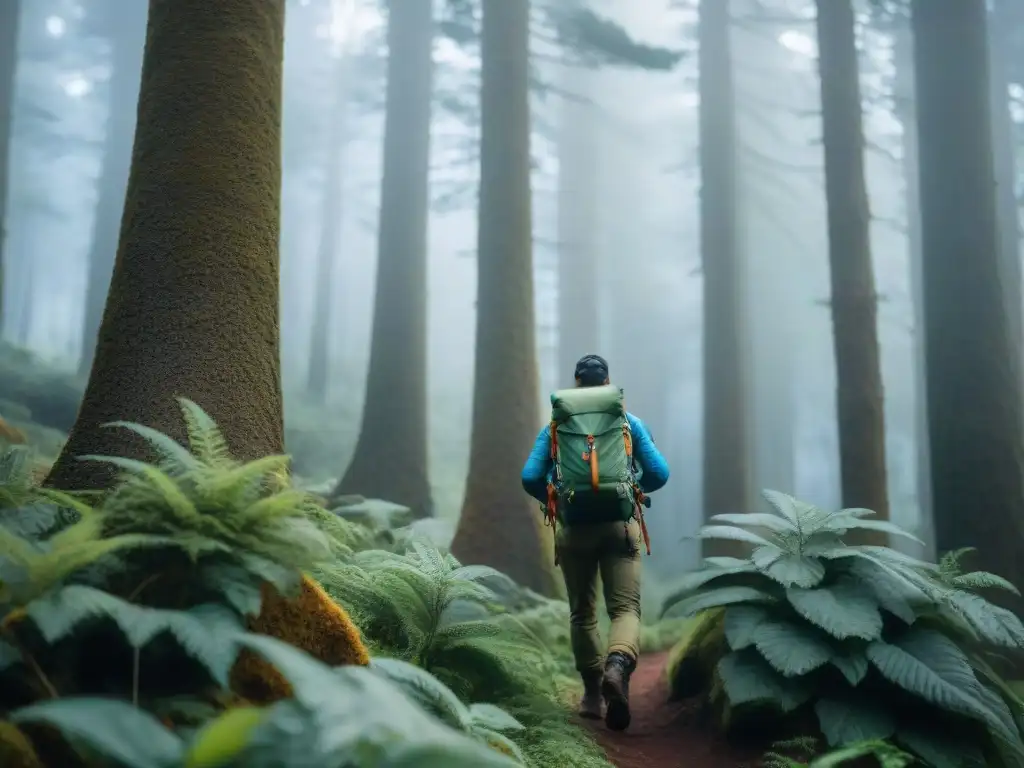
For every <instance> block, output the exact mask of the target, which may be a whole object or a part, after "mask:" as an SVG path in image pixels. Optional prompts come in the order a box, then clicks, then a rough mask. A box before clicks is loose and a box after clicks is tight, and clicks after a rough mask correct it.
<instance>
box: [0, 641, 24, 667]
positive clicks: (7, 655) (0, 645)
mask: <svg viewBox="0 0 1024 768" xmlns="http://www.w3.org/2000/svg"><path fill="white" fill-rule="evenodd" d="M21 660H22V656H21V651H20V650H18V649H17V648H15V647H14V646H13V645H11V644H10V643H8V642H5V641H3V640H0V672H2V671H3V670H5V669H8V668H9V667H13V666H14V665H15V664H18V663H20V662H21Z"/></svg>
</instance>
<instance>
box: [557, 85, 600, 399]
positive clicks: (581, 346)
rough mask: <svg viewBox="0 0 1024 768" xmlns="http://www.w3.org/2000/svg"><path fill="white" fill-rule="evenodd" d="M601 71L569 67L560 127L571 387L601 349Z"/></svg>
mask: <svg viewBox="0 0 1024 768" xmlns="http://www.w3.org/2000/svg"><path fill="white" fill-rule="evenodd" d="M596 77H597V74H596V73H595V72H594V71H593V70H592V69H590V68H584V67H581V66H576V67H569V68H568V70H567V72H566V77H565V84H564V89H565V90H566V91H567V92H569V93H571V94H573V95H574V96H577V97H578V98H579V100H578V101H577V100H572V99H569V98H563V100H562V108H561V121H560V123H559V128H558V358H557V360H558V371H557V379H556V380H557V381H558V382H559V384H560V386H571V384H572V372H573V369H574V368H575V366H576V361H577V360H579V359H580V358H581V357H583V356H584V355H590V354H594V353H596V352H598V351H599V343H600V336H601V333H600V331H601V329H600V327H599V323H598V322H596V318H595V316H594V312H593V308H594V302H595V301H597V296H598V279H597V277H598V275H597V273H598V267H597V263H598V261H597V258H596V253H595V251H596V249H595V239H596V234H597V232H598V222H597V210H596V208H597V201H596V195H597V191H598V179H597V166H598V163H599V160H600V158H599V156H598V152H597V133H596V130H597V129H596V127H595V126H596V124H597V122H598V120H597V116H596V115H595V114H594V106H593V104H592V103H590V99H592V98H593V96H594V91H595V78H596Z"/></svg>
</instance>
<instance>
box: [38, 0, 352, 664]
mask: <svg viewBox="0 0 1024 768" xmlns="http://www.w3.org/2000/svg"><path fill="white" fill-rule="evenodd" d="M284 6H285V0H222V1H221V2H217V3H210V2H207V0H151V2H150V5H149V28H148V35H147V41H146V50H145V55H144V62H143V68H142V81H141V88H140V92H139V110H138V121H137V128H136V132H135V146H134V150H133V154H132V166H131V173H130V175H129V180H128V192H127V196H126V200H125V211H124V216H123V219H122V223H121V239H120V246H119V248H118V253H117V259H116V262H115V265H114V273H113V279H112V281H111V286H110V292H109V295H108V297H107V303H106V308H105V310H104V314H103V322H102V324H101V326H100V331H99V337H98V344H97V347H96V356H95V360H94V362H93V366H92V371H91V373H90V376H89V382H88V385H87V386H86V391H85V396H84V399H83V401H82V406H81V409H80V411H79V414H78V419H77V421H76V423H75V425H74V427H73V428H72V430H71V434H70V436H69V437H68V442H67V444H66V446H65V448H64V450H63V452H62V453H61V455H60V456H59V457H58V459H57V462H56V463H55V464H54V466H53V469H52V471H51V472H50V474H49V476H48V477H47V480H46V483H47V484H48V485H50V486H53V487H56V488H61V489H65V490H80V489H93V488H104V487H107V486H109V485H110V483H111V482H112V481H113V479H114V478H113V475H112V472H111V470H110V468H108V467H107V466H106V465H104V464H98V463H95V462H83V461H79V460H78V459H77V458H76V457H78V456H82V455H85V454H101V455H104V454H105V455H118V456H143V457H145V456H147V455H148V451H147V449H146V447H145V445H144V444H143V443H142V442H141V441H140V440H139V439H138V438H136V437H135V436H134V435H132V434H130V433H129V432H128V431H127V430H121V429H109V428H104V427H103V426H102V425H103V424H105V423H107V422H110V421H114V420H128V421H133V422H139V423H142V424H145V425H147V426H150V427H154V428H156V429H160V430H162V431H164V432H166V433H167V434H170V435H173V436H176V437H178V438H180V439H182V440H183V439H184V437H185V435H184V433H183V432H184V428H183V424H182V419H181V414H180V410H179V407H178V404H177V402H176V401H175V398H177V397H187V398H189V399H191V400H193V401H195V402H196V403H198V404H199V405H200V406H202V407H203V408H204V409H206V411H207V412H208V413H209V414H210V415H211V416H212V417H213V418H214V419H216V421H217V423H218V424H219V425H220V427H221V428H222V430H223V432H224V435H225V437H226V439H227V442H228V445H229V446H230V448H231V450H232V451H233V453H234V454H235V456H237V457H238V458H239V459H243V460H248V459H255V458H258V457H262V456H266V455H268V454H277V453H281V452H282V451H283V449H284V437H283V431H284V430H283V424H282V422H283V418H282V405H281V383H280V370H279V349H278V345H279V341H278V337H279V331H278V309H277V308H278V268H279V253H278V239H279V238H278V236H279V222H280V197H281V165H280V156H281V151H280V150H281V146H280V138H281V75H282V58H283V49H284ZM312 594H314V595H315V599H314V598H311V597H310V592H309V586H308V584H307V586H306V589H305V590H304V591H303V593H302V595H301V596H300V598H299V603H298V604H299V605H300V606H305V607H306V608H305V609H303V610H301V611H299V612H298V613H296V612H295V611H296V609H295V606H292V605H288V604H287V603H285V602H284V601H282V600H281V598H280V597H278V596H277V595H276V594H273V593H268V594H267V596H266V597H267V599H266V600H265V602H264V617H263V618H262V619H261V620H260V621H257V622H256V625H255V628H256V629H264V630H265V631H269V632H272V633H273V634H275V635H276V636H277V637H279V638H281V639H283V640H285V641H288V642H291V643H293V644H294V645H296V646H297V647H299V648H302V649H303V650H305V651H308V652H310V653H313V654H317V653H326V651H327V649H336V648H337V646H338V644H343V643H349V644H350V645H352V654H353V657H357V658H363V654H365V650H360V646H358V645H355V643H358V639H357V638H358V635H357V633H356V630H355V628H354V627H353V625H352V623H351V621H350V620H349V618H348V616H347V615H346V614H345V613H344V612H343V611H340V610H339V609H338V608H337V606H335V605H334V604H333V603H332V602H331V601H330V600H329V599H328V598H327V597H326V595H324V594H323V592H322V591H315V592H314V593H312ZM279 615H289V616H291V619H290V620H289V621H287V622H276V621H274V617H276V616H279ZM324 617H330V620H328V621H325V620H324ZM338 657H339V654H337V653H336V651H332V655H331V658H328V659H327V660H328V661H330V660H332V659H333V658H338ZM249 668H250V670H251V671H252V673H253V675H254V676H255V677H257V678H259V677H272V676H273V673H272V670H270V668H269V665H255V664H251V665H250V667H249Z"/></svg>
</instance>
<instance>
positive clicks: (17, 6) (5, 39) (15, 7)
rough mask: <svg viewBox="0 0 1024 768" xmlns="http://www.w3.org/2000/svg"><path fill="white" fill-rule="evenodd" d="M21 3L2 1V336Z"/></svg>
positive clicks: (0, 183)
mask: <svg viewBox="0 0 1024 768" xmlns="http://www.w3.org/2000/svg"><path fill="white" fill-rule="evenodd" d="M20 15H21V0H3V2H0V333H2V332H3V330H4V273H5V269H4V267H5V266H6V264H7V258H6V255H5V254H6V253H7V249H6V248H5V243H6V242H7V237H6V235H7V200H8V194H7V184H8V179H9V177H10V164H9V159H10V155H11V149H10V148H11V124H12V119H13V117H14V82H15V74H16V72H17V70H18V29H19V23H18V20H19V16H20Z"/></svg>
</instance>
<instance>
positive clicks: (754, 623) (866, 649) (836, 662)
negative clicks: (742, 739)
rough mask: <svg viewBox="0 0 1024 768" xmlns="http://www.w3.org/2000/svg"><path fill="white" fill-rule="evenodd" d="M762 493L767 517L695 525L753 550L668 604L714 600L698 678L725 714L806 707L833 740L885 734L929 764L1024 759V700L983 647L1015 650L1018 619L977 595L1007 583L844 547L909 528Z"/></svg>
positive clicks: (681, 609)
mask: <svg viewBox="0 0 1024 768" xmlns="http://www.w3.org/2000/svg"><path fill="white" fill-rule="evenodd" d="M765 497H766V499H767V500H768V501H769V503H770V504H771V506H772V508H773V512H772V513H763V514H761V513H759V514H730V515H717V516H716V517H714V518H713V519H712V523H714V524H712V525H708V526H706V527H704V528H703V529H702V530H701V532H700V534H699V535H700V536H701V537H702V538H715V539H724V540H729V541H734V542H743V543H745V544H747V545H750V546H751V547H752V550H751V553H750V555H749V556H748V557H746V558H733V557H712V558H707V559H706V560H705V564H704V567H703V568H702V569H701V570H699V571H696V572H694V573H692V574H690V575H688V576H687V577H686V578H685V579H684V581H683V583H682V584H681V585H680V588H679V589H678V590H677V591H676V592H675V593H674V594H673V595H672V596H670V597H669V598H668V599H667V601H666V604H665V609H666V611H673V612H678V613H681V614H684V615H690V616H693V615H698V614H701V613H703V612H705V611H708V610H711V609H722V611H721V617H720V618H718V619H716V621H717V622H719V624H720V626H721V627H722V631H723V635H724V638H723V641H722V642H721V644H720V646H719V650H718V653H717V658H716V663H715V666H714V672H713V675H712V676H711V678H710V679H708V680H706V681H705V684H706V685H707V686H709V693H710V695H711V697H712V699H714V700H716V701H718V702H720V703H721V705H722V706H727V707H728V709H729V715H728V716H729V717H732V718H735V717H736V716H737V715H739V714H741V712H742V710H744V709H747V710H748V711H751V710H756V711H758V713H759V714H760V713H762V712H763V708H764V707H768V708H769V709H770V710H771V711H773V712H776V713H780V712H781V713H790V714H792V715H796V713H798V712H801V711H813V713H814V716H815V718H816V722H817V725H818V727H819V728H820V730H821V732H822V733H823V734H824V736H825V738H826V740H827V741H828V743H829V745H830V746H833V747H842V746H845V745H849V744H853V743H856V742H863V741H871V740H892V741H894V742H895V743H897V744H899V745H900V746H902V747H903V748H905V749H906V750H907V751H909V752H911V753H913V754H914V755H916V756H917V757H919V758H921V759H923V760H925V761H926V762H927V763H929V764H930V765H933V766H935V767H936V768H946V767H947V766H949V767H950V768H956V767H957V766H965V765H986V766H993V767H995V766H1017V765H1021V764H1024V742H1022V737H1021V730H1020V725H1019V724H1020V723H1021V722H1022V720H1021V718H1020V713H1021V712H1022V711H1024V709H1022V708H1021V702H1020V700H1019V699H1018V698H1017V697H1016V696H1015V695H1013V693H1012V692H1011V691H1009V689H1008V687H1007V686H1006V685H1005V684H1003V683H1002V681H1001V680H999V678H998V675H996V674H995V672H994V671H993V670H992V669H991V667H990V666H989V665H988V664H987V662H986V656H985V655H984V654H983V649H984V648H985V647H986V646H987V647H998V648H1002V649H1011V650H1016V649H1020V648H1021V647H1022V645H1024V627H1022V625H1021V622H1020V621H1019V620H1018V619H1017V617H1016V616H1014V615H1013V614H1012V613H1011V612H1010V611H1008V610H1006V609H1003V608H1000V607H997V606H995V605H993V604H991V603H989V602H988V601H986V600H985V599H984V598H982V597H981V596H980V595H978V594H976V593H975V592H974V591H972V590H973V588H974V587H977V586H987V587H1001V588H1003V589H1008V590H1013V587H1012V586H1011V585H1009V584H1007V583H1006V582H1005V581H1004V580H1002V579H1000V578H999V577H996V576H994V575H991V574H980V573H976V574H959V573H955V571H954V570H953V564H952V563H951V562H949V561H947V562H946V563H945V565H944V566H943V567H942V568H940V567H939V566H935V565H932V564H928V563H925V562H923V561H920V560H916V559H914V558H911V557H908V556H907V555H904V554H901V553H899V552H897V551H895V550H893V549H890V548H888V547H879V546H851V545H847V544H845V543H844V542H843V538H842V537H843V536H844V535H846V534H847V532H849V531H852V530H858V529H859V530H873V531H882V532H885V533H889V534H892V535H909V534H906V533H904V532H903V531H902V530H901V529H899V528H898V527H896V526H894V525H892V524H890V523H887V522H884V521H876V520H871V519H869V517H870V515H871V514H873V513H872V512H870V511H869V510H865V509H843V510H839V511H837V512H831V513H826V512H823V511H822V510H820V509H818V508H816V507H814V506H812V505H809V504H805V503H803V502H800V501H798V500H796V499H793V498H791V497H789V496H786V495H784V494H781V493H776V492H773V491H766V492H765ZM954 573H955V575H952V574H954ZM1014 591H1015V590H1014Z"/></svg>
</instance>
